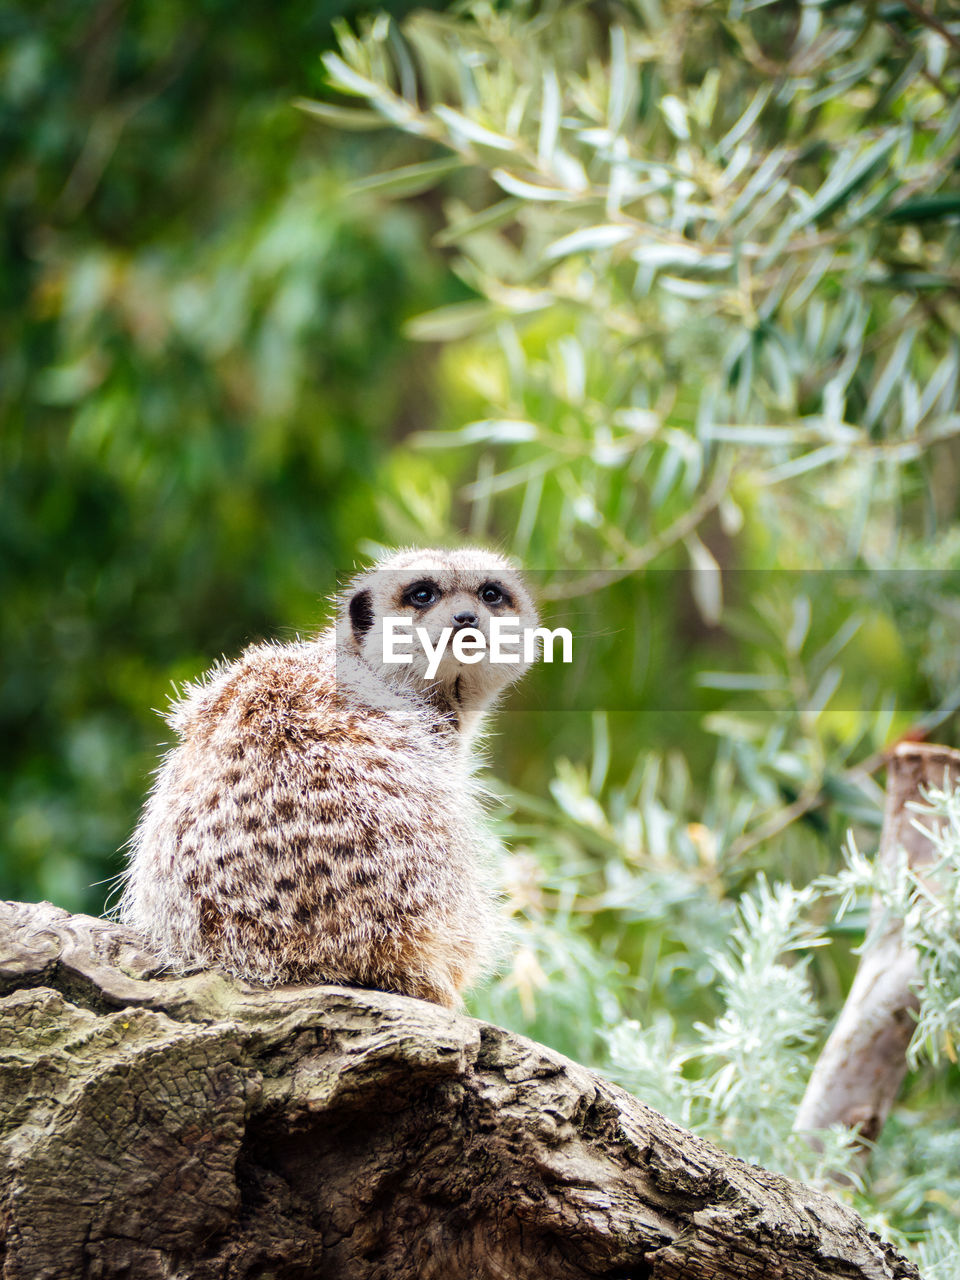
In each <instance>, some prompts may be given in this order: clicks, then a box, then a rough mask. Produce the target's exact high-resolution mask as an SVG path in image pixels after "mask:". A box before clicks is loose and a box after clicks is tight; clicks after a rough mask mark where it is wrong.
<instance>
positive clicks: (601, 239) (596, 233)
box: [544, 223, 636, 258]
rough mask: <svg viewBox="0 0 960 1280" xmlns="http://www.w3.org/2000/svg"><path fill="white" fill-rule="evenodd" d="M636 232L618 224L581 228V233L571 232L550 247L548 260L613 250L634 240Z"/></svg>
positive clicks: (546, 255)
mask: <svg viewBox="0 0 960 1280" xmlns="http://www.w3.org/2000/svg"><path fill="white" fill-rule="evenodd" d="M635 234H636V232H634V230H633V229H632V228H631V227H624V226H620V225H618V224H616V223H603V224H601V225H599V226H596V227H581V228H580V230H579V231H571V233H570V234H569V235H567V236H561V237H560V239H559V240H555V241H554V242H553V244H551V245H548V246H547V248H546V250H545V253H544V256H545V257H546V258H564V257H567V256H568V255H569V254H571V253H585V252H587V251H589V250H591V249H612V248H614V247H615V246H616V245H618V244H623V243H624V241H625V240H632V239H633V237H634V236H635Z"/></svg>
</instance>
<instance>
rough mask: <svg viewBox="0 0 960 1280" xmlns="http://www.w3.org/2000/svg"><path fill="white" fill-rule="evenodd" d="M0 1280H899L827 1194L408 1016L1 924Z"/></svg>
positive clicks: (367, 1001) (53, 930)
mask: <svg viewBox="0 0 960 1280" xmlns="http://www.w3.org/2000/svg"><path fill="white" fill-rule="evenodd" d="M0 991H2V993H3V995H2V998H0V1171H2V1184H0V1275H2V1277H3V1280H73V1278H74V1277H77V1278H79V1277H89V1278H90V1280H93V1278H96V1280H120V1278H121V1277H123V1278H124V1280H160V1278H161V1277H164V1278H165V1280H169V1278H171V1277H177V1280H214V1278H216V1280H253V1278H254V1277H256V1278H257V1280H308V1278H310V1280H320V1278H324V1280H407V1278H410V1280H414V1278H416V1280H527V1278H528V1277H529V1278H530V1280H533V1277H536V1280H544V1278H546V1277H549V1278H551V1280H567V1278H570V1280H573V1278H574V1277H578V1278H579V1277H604V1278H605V1280H614V1278H615V1277H618V1278H619V1280H640V1278H641V1277H643V1278H644V1280H672V1278H675V1277H680V1276H682V1277H684V1280H701V1278H703V1280H707V1278H708V1277H709V1280H723V1278H724V1277H731V1278H732V1277H737V1278H738V1280H744V1278H747V1280H749V1278H750V1277H754V1278H759V1277H783V1278H784V1280H807V1278H808V1277H840V1276H842V1277H844V1280H856V1278H857V1277H869V1278H870V1280H880V1278H881V1277H884V1278H885V1280H898V1278H906V1277H916V1276H917V1272H916V1269H915V1268H914V1267H913V1266H911V1265H910V1264H909V1263H908V1262H906V1261H905V1260H904V1259H903V1258H902V1257H900V1256H899V1255H898V1254H897V1253H896V1251H895V1250H894V1249H893V1248H892V1247H891V1246H889V1245H887V1244H884V1243H882V1242H881V1241H880V1240H879V1239H878V1238H877V1237H876V1236H875V1235H873V1234H871V1233H870V1232H869V1231H868V1230H867V1228H866V1226H865V1225H864V1223H863V1222H862V1221H861V1220H860V1219H859V1218H858V1217H857V1216H856V1214H854V1213H853V1212H852V1211H851V1210H850V1209H848V1208H846V1207H845V1206H843V1205H841V1204H840V1203H838V1202H837V1201H836V1200H834V1199H832V1198H831V1197H830V1196H828V1195H825V1194H823V1193H821V1192H818V1191H814V1190H811V1189H810V1188H807V1187H804V1186H802V1185H800V1184H799V1183H796V1182H792V1181H790V1180H788V1179H787V1178H784V1177H781V1176H779V1175H777V1174H774V1173H769V1172H767V1171H765V1170H763V1169H760V1168H757V1167H755V1166H750V1165H747V1164H744V1163H743V1162H742V1161H740V1160H737V1159H734V1158H732V1157H730V1156H728V1155H725V1154H724V1153H723V1152H721V1151H719V1150H717V1149H716V1148H714V1147H712V1146H710V1145H709V1144H708V1143H706V1142H704V1141H702V1140H700V1139H699V1138H697V1137H694V1136H693V1135H692V1134H689V1133H687V1132H685V1131H684V1130H682V1129H680V1128H678V1127H677V1126H676V1125H674V1124H672V1123H671V1122H669V1121H668V1120H665V1119H664V1118H663V1117H662V1116H660V1115H658V1114H657V1113H656V1112H654V1111H652V1110H650V1108H648V1107H646V1106H645V1105H644V1104H643V1103H642V1102H638V1101H637V1100H636V1099H634V1098H632V1097H630V1096H629V1095H628V1094H627V1093H625V1092H624V1091H623V1090H621V1089H619V1088H617V1087H616V1086H615V1085H612V1084H610V1083H608V1082H607V1081H605V1080H603V1079H602V1078H601V1077H599V1076H597V1075H595V1074H594V1073H592V1072H591V1071H588V1070H586V1069H585V1068H584V1067H581V1066H578V1065H577V1064H576V1063H574V1062H570V1061H569V1060H567V1059H566V1058H563V1057H561V1056H560V1055H559V1054H557V1053H553V1052H551V1051H550V1050H548V1049H545V1048H543V1047H542V1046H540V1045H537V1044H534V1043H532V1042H531V1041H528V1040H525V1039H524V1038H523V1037H521V1036H517V1035H512V1034H510V1033H508V1032H506V1031H503V1030H501V1029H499V1028H497V1027H494V1026H489V1025H487V1024H485V1023H481V1022H477V1021H475V1020H473V1019H471V1018H467V1017H463V1016H460V1015H457V1014H452V1013H449V1012H447V1011H445V1010H444V1009H441V1008H439V1007H437V1006H434V1005H431V1004H427V1003H424V1002H422V1001H419V1000H411V999H406V998H403V997H399V996H393V995H387V994H384V993H382V992H377V991H360V990H351V989H346V988H340V987H299V988H295V987H285V988H279V989H274V990H271V991H267V990H263V989H259V988H255V987H252V986H247V985H244V984H242V983H238V982H235V981H233V980H231V979H227V978H225V977H223V976H222V975H220V974H217V973H213V972H206V973H196V974H193V975H189V976H186V977H176V976H171V975H164V974H163V973H162V972H161V971H159V970H158V967H157V965H156V962H155V960H154V959H152V958H151V957H150V956H149V955H147V954H145V953H143V952H142V951H141V950H139V949H138V946H137V942H136V939H135V938H134V937H133V935H131V934H130V933H128V932H127V931H126V930H124V929H122V928H120V927H119V926H116V925H113V924H110V923H107V922H105V921H102V920H94V919H91V918H89V917H86V916H71V915H69V914H68V913H67V912H64V911H61V910H59V909H57V908H56V907H53V906H51V905H49V904H48V903H42V904H39V905H26V904H18V903H7V904H3V905H0Z"/></svg>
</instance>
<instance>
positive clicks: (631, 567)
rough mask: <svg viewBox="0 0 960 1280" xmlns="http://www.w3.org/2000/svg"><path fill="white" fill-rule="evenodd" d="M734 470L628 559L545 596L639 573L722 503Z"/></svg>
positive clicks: (569, 594) (570, 594) (563, 596)
mask: <svg viewBox="0 0 960 1280" xmlns="http://www.w3.org/2000/svg"><path fill="white" fill-rule="evenodd" d="M731 474H732V471H731V470H730V469H729V468H728V469H725V470H723V471H721V472H718V474H717V475H716V476H715V477H714V479H713V481H712V483H711V484H710V486H709V487H708V488H707V489H706V490H705V491H704V493H703V494H702V495H701V497H700V498H699V500H698V501H697V502H696V503H695V504H694V505H693V506H692V507H691V508H690V509H689V510H688V511H685V512H684V513H683V515H682V516H678V517H677V519H676V520H674V522H673V524H671V525H668V526H667V527H666V529H664V530H663V532H662V533H658V534H657V536H656V537H655V538H651V539H650V541H649V542H646V543H644V545H643V546H642V547H637V549H636V550H635V551H634V552H633V554H632V555H631V556H630V557H629V559H628V560H625V561H623V562H621V563H620V564H618V565H616V566H615V567H613V568H611V569H598V570H597V571H596V572H594V573H586V574H581V573H579V572H578V573H577V576H576V578H575V580H574V581H573V582H555V583H552V584H551V585H550V586H547V587H545V588H544V589H543V590H542V591H541V592H539V595H540V597H541V599H544V600H570V599H573V598H574V597H576V596H581V595H586V594H588V593H589V592H591V591H599V590H600V589H602V588H603V587H609V586H610V585H611V584H612V583H614V582H619V581H620V580H621V579H623V578H626V577H628V576H629V575H630V574H631V573H638V572H639V571H640V570H641V569H645V568H646V567H647V565H649V564H650V563H651V562H652V561H653V560H656V558H657V556H660V555H662V554H663V553H664V551H668V550H669V549H670V548H671V547H673V546H676V544H677V543H678V542H682V541H683V539H684V538H687V537H689V536H690V534H691V533H693V532H694V530H695V529H696V528H697V526H698V525H699V524H701V522H702V521H703V520H704V519H705V518H706V517H707V516H708V515H709V514H710V512H711V511H713V510H714V509H715V508H716V507H718V506H719V504H720V502H721V501H722V500H723V497H724V494H725V493H726V492H727V489H728V487H729V484H730V477H731Z"/></svg>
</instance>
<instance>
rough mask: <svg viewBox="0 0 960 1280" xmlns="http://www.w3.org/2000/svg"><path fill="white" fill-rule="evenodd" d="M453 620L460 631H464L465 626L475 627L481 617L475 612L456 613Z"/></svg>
mask: <svg viewBox="0 0 960 1280" xmlns="http://www.w3.org/2000/svg"><path fill="white" fill-rule="evenodd" d="M453 621H454V624H455V625H456V628H457V630H458V631H462V630H463V629H464V628H465V627H475V626H476V625H477V623H478V622H479V621H480V619H479V618H478V617H477V615H476V614H475V613H455V614H454V615H453Z"/></svg>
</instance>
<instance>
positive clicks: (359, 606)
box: [350, 590, 373, 640]
mask: <svg viewBox="0 0 960 1280" xmlns="http://www.w3.org/2000/svg"><path fill="white" fill-rule="evenodd" d="M350 625H351V627H353V634H354V638H355V639H357V640H359V639H360V637H361V636H364V635H366V633H367V632H368V631H369V630H370V628H371V627H372V626H373V598H372V596H371V595H370V592H369V591H367V590H363V591H358V592H357V594H356V595H355V596H354V597H353V599H352V600H351V601H350Z"/></svg>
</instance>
